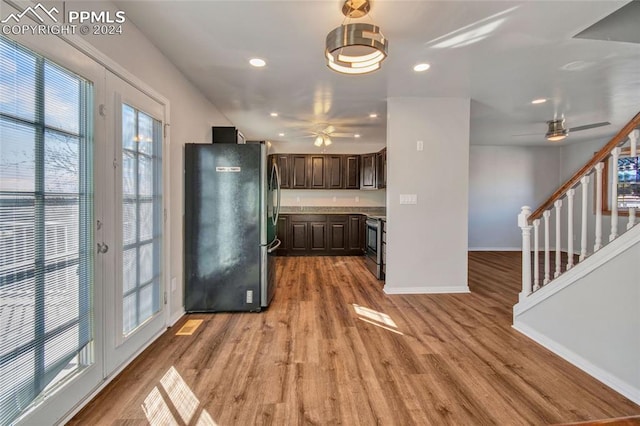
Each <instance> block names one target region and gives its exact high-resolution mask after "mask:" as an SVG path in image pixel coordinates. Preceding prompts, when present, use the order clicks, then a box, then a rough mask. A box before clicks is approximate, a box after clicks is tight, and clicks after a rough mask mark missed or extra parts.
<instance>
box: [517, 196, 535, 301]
mask: <svg viewBox="0 0 640 426" xmlns="http://www.w3.org/2000/svg"><path fill="white" fill-rule="evenodd" d="M530 215H531V208H530V207H529V206H523V207H522V210H521V211H520V214H519V215H518V226H519V227H520V229H521V230H522V292H521V293H520V301H521V302H522V301H524V299H525V298H526V297H527V296H529V295H530V294H531V292H532V290H531V225H530V224H529V216H530Z"/></svg>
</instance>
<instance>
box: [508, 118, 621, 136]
mask: <svg viewBox="0 0 640 426" xmlns="http://www.w3.org/2000/svg"><path fill="white" fill-rule="evenodd" d="M610 124H611V123H610V122H608V121H601V122H599V123H590V124H584V125H582V126H576V127H570V128H567V127H566V125H565V120H564V118H558V119H553V120H549V121H547V126H548V128H547V133H545V135H544V137H545V138H546V139H547V140H548V141H551V142H557V141H561V140H563V139H564V138H566V137H567V136H569V133H570V132H579V131H582V130H589V129H595V128H597V127H603V126H608V125H610ZM535 134H537V133H528V134H522V135H513V136H530V135H535Z"/></svg>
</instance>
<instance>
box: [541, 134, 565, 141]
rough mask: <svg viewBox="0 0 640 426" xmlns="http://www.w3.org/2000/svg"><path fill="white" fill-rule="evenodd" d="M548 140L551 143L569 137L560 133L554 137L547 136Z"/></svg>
mask: <svg viewBox="0 0 640 426" xmlns="http://www.w3.org/2000/svg"><path fill="white" fill-rule="evenodd" d="M546 137H547V140H548V141H551V142H558V141H561V140H562V139H564V138H566V137H567V133H558V134H554V135H549V134H547V136H546Z"/></svg>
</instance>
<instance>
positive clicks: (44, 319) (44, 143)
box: [0, 3, 168, 425]
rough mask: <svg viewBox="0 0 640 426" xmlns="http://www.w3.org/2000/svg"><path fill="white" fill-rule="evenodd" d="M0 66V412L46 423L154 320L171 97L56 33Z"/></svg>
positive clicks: (148, 332)
mask: <svg viewBox="0 0 640 426" xmlns="http://www.w3.org/2000/svg"><path fill="white" fill-rule="evenodd" d="M3 7H4V3H3ZM0 67H1V68H2V74H1V75H0V92H1V96H0V141H1V145H0V242H1V244H0V329H1V330H0V331H1V333H0V425H4V424H13V423H14V422H18V423H20V424H34V425H41V424H51V423H55V422H58V421H60V420H61V419H63V418H64V416H65V414H66V413H68V412H69V411H71V410H73V408H74V407H75V406H76V405H77V404H78V403H79V402H80V401H82V400H83V399H85V398H86V397H88V396H89V395H91V394H92V392H94V391H95V390H96V389H98V388H99V387H100V386H101V384H103V383H104V381H105V380H106V379H107V378H108V377H110V376H112V375H113V374H115V373H116V372H117V371H118V370H119V368H121V366H122V365H123V364H124V363H125V362H127V361H128V360H129V359H131V358H132V357H133V356H134V355H135V354H137V353H138V352H139V351H141V350H142V349H143V348H144V347H145V346H146V345H147V344H148V343H149V342H150V341H151V340H152V339H153V338H154V336H156V335H158V334H159V333H160V332H161V331H162V330H163V329H164V327H165V324H166V315H165V298H164V294H165V292H164V286H165V284H164V281H165V276H166V275H167V272H166V271H165V269H164V265H165V262H163V260H164V253H165V251H166V250H165V247H164V245H165V238H164V235H165V232H164V228H165V223H164V222H165V221H164V217H165V209H164V203H165V201H166V200H165V198H164V191H163V176H164V175H165V173H163V168H166V167H167V165H166V164H165V162H164V161H163V144H164V132H163V123H164V117H165V109H166V108H167V107H168V106H167V105H165V104H162V103H160V102H158V101H156V100H154V99H153V98H151V97H150V96H148V95H146V94H145V93H143V92H142V91H140V90H138V89H136V88H135V87H134V86H132V85H131V84H129V83H127V82H125V81H124V80H122V79H121V78H119V77H118V76H116V75H115V74H113V73H111V72H109V71H108V70H107V69H106V68H105V67H104V66H103V65H101V64H99V63H97V62H95V61H94V60H92V59H91V58H89V57H88V56H86V55H85V54H84V53H82V52H81V51H80V50H78V49H76V48H75V47H73V46H72V45H70V44H69V43H67V42H65V41H63V40H62V39H60V38H57V37H53V36H50V37H45V36H43V37H42V38H34V37H23V36H16V37H13V36H12V38H7V37H4V36H0Z"/></svg>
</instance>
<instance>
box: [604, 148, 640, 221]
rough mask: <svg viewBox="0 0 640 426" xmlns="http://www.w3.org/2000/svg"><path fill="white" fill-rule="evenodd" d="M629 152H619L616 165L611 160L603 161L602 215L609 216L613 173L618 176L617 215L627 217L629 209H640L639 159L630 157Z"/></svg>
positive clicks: (610, 158)
mask: <svg viewBox="0 0 640 426" xmlns="http://www.w3.org/2000/svg"><path fill="white" fill-rule="evenodd" d="M630 155H631V150H630V149H629V148H628V147H626V148H622V149H621V151H620V157H619V159H618V164H617V165H614V164H613V158H612V157H609V158H607V159H606V160H605V161H604V168H603V169H602V213H603V214H605V215H610V214H611V208H612V200H611V199H610V198H611V195H610V194H611V182H612V180H613V173H617V174H618V185H617V193H618V194H617V195H618V196H617V201H618V215H619V216H628V215H629V208H636V209H638V208H640V170H639V167H638V166H639V163H640V157H638V156H636V157H631V156H630Z"/></svg>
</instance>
